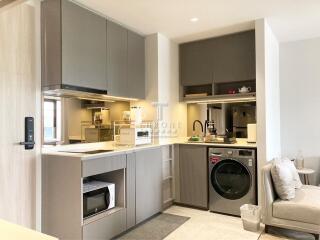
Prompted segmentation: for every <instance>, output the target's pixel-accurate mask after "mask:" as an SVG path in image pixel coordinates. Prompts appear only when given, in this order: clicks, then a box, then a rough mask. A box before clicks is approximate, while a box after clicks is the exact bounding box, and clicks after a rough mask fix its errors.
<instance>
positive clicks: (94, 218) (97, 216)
mask: <svg viewBox="0 0 320 240" xmlns="http://www.w3.org/2000/svg"><path fill="white" fill-rule="evenodd" d="M122 209H124V208H123V207H114V208H112V209H109V210H105V211H103V212H99V213H97V214H95V215H92V216H89V217H86V218H84V219H83V225H87V224H90V223H92V222H95V221H97V220H99V219H101V218H104V217H107V216H109V215H111V214H115V213H117V212H119V211H120V210H122Z"/></svg>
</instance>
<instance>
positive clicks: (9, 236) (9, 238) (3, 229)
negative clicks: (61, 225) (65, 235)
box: [0, 220, 58, 240]
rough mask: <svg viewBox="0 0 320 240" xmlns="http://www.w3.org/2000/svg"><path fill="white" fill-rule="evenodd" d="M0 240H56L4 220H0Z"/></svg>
mask: <svg viewBox="0 0 320 240" xmlns="http://www.w3.org/2000/svg"><path fill="white" fill-rule="evenodd" d="M0 239H6V240H17V239H32V240H58V239H57V238H55V237H51V236H49V235H46V234H43V233H40V232H37V231H34V230H32V229H29V228H26V227H22V226H20V225H16V224H13V223H10V222H6V221H4V220H0Z"/></svg>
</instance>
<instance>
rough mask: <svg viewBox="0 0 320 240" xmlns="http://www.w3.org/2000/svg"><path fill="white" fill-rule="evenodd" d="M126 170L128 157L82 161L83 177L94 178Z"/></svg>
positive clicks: (116, 156)
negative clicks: (106, 173) (94, 176)
mask: <svg viewBox="0 0 320 240" xmlns="http://www.w3.org/2000/svg"><path fill="white" fill-rule="evenodd" d="M122 168H126V155H125V154H121V155H115V156H110V157H103V158H96V159H89V160H85V161H82V177H88V176H93V175H97V174H101V173H105V172H111V171H115V170H118V169H122Z"/></svg>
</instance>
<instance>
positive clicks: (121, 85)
mask: <svg viewBox="0 0 320 240" xmlns="http://www.w3.org/2000/svg"><path fill="white" fill-rule="evenodd" d="M144 45H145V39H144V37H142V36H140V35H138V34H136V33H134V32H131V31H129V30H128V29H126V28H124V27H122V26H120V25H119V24H116V23H114V22H111V21H108V20H107V19H106V18H105V17H102V16H99V15H97V14H95V13H94V12H92V11H90V10H88V9H85V8H82V7H80V6H79V5H77V4H75V3H73V2H72V1H69V0H43V1H41V47H42V51H41V54H42V60H41V62H42V71H41V72H42V89H43V90H44V91H47V90H59V89H72V90H82V91H88V92H94V93H102V94H108V95H111V96H119V97H130V98H139V99H143V98H145V46H144ZM128 89H130V90H128Z"/></svg>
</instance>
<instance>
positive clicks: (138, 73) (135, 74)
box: [128, 31, 145, 99]
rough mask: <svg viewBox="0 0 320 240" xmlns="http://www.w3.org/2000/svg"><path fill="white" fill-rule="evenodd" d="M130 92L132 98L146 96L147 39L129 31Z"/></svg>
mask: <svg viewBox="0 0 320 240" xmlns="http://www.w3.org/2000/svg"><path fill="white" fill-rule="evenodd" d="M128 89H130V92H129V93H128V96H129V97H132V98H140V99H143V98H145V39H144V37H143V36H140V35H139V34H136V33H134V32H132V31H128Z"/></svg>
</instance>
